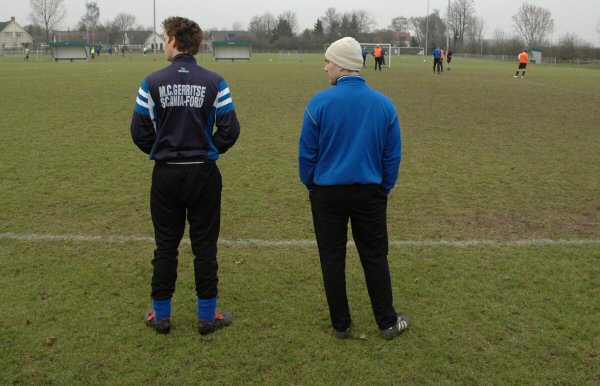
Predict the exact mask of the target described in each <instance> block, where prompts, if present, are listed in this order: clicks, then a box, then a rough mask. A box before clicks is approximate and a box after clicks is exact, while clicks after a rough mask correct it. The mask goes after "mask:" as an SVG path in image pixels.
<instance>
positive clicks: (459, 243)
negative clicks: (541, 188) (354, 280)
mask: <svg viewBox="0 0 600 386" xmlns="http://www.w3.org/2000/svg"><path fill="white" fill-rule="evenodd" d="M0 239H5V240H18V241H51V242H69V241H78V242H100V243H109V244H124V243H132V242H145V243H154V238H153V237H148V236H122V235H112V236H111V235H107V236H94V235H52V234H44V233H13V232H4V233H0ZM181 242H182V244H187V245H189V244H190V241H189V240H187V239H183V240H182V241H181ZM219 244H220V245H223V246H233V247H316V245H317V243H316V241H315V240H264V239H240V240H227V239H220V240H219ZM389 244H390V246H392V247H403V246H411V247H439V246H447V247H529V246H578V245H582V246H587V245H599V246H600V240H594V239H524V240H390V241H389ZM348 245H349V246H353V245H354V242H353V241H348Z"/></svg>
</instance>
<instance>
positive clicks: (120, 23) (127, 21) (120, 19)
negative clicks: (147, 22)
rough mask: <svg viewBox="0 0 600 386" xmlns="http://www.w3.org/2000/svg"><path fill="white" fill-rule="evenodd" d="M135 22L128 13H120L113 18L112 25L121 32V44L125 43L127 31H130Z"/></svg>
mask: <svg viewBox="0 0 600 386" xmlns="http://www.w3.org/2000/svg"><path fill="white" fill-rule="evenodd" d="M135 21H136V20H135V16H134V15H130V14H128V13H120V14H118V15H117V16H116V17H115V20H114V21H113V25H114V26H115V27H116V28H118V29H119V32H121V36H122V37H123V44H125V41H126V36H127V31H128V30H131V27H133V26H134V25H135Z"/></svg>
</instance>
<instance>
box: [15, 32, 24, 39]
mask: <svg viewBox="0 0 600 386" xmlns="http://www.w3.org/2000/svg"><path fill="white" fill-rule="evenodd" d="M22 35H23V33H22V32H15V36H16V37H18V38H20V37H21V36H22Z"/></svg>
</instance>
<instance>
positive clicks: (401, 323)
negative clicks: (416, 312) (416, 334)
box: [381, 315, 410, 340]
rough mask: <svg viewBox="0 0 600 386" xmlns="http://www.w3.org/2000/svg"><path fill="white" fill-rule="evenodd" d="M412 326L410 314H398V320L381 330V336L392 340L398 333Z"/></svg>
mask: <svg viewBox="0 0 600 386" xmlns="http://www.w3.org/2000/svg"><path fill="white" fill-rule="evenodd" d="M409 326H410V318H409V317H408V316H400V315H398V321H397V322H396V324H394V325H393V326H392V327H390V328H388V329H385V330H381V336H383V339H385V340H392V339H394V338H395V337H397V336H398V335H400V334H402V333H403V332H404V331H407V330H408V327H409Z"/></svg>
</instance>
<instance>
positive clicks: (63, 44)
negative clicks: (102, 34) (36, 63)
mask: <svg viewBox="0 0 600 386" xmlns="http://www.w3.org/2000/svg"><path fill="white" fill-rule="evenodd" d="M48 44H49V45H50V47H66V46H70V47H80V46H89V44H88V43H87V42H50V43H48Z"/></svg>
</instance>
